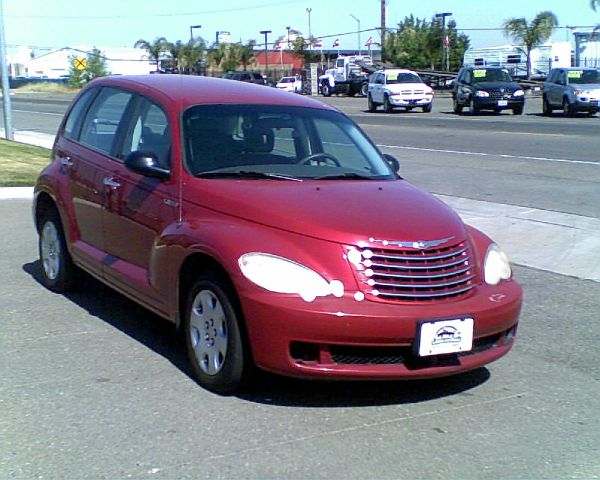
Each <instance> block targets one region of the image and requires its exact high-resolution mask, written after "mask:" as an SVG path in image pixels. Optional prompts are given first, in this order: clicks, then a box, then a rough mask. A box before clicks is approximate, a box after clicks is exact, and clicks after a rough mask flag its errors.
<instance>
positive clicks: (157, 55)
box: [133, 37, 169, 72]
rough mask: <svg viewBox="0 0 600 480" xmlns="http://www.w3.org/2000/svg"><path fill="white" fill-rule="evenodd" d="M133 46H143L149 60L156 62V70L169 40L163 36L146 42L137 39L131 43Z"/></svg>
mask: <svg viewBox="0 0 600 480" xmlns="http://www.w3.org/2000/svg"><path fill="white" fill-rule="evenodd" d="M133 47H134V48H143V49H144V50H146V51H147V52H148V57H149V58H150V60H153V61H155V62H156V71H157V72H158V70H159V68H160V60H161V58H162V56H163V54H164V52H166V51H167V50H168V48H169V42H167V39H166V38H165V37H157V38H155V39H154V41H153V42H148V41H147V40H144V39H141V38H140V39H139V40H138V41H137V42H135V43H134V44H133Z"/></svg>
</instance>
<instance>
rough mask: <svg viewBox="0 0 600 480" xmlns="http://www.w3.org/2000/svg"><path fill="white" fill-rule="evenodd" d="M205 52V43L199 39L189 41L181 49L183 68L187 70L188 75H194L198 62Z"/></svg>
mask: <svg viewBox="0 0 600 480" xmlns="http://www.w3.org/2000/svg"><path fill="white" fill-rule="evenodd" d="M205 50H206V43H205V42H204V40H203V39H202V38H200V37H196V38H194V39H191V40H190V41H189V42H188V43H186V44H185V45H184V47H183V49H182V52H181V54H182V56H183V62H182V63H185V65H184V66H185V67H187V69H188V70H189V73H194V72H195V71H196V68H197V67H198V64H199V63H200V60H202V57H203V56H204V51H205Z"/></svg>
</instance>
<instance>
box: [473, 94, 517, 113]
mask: <svg viewBox="0 0 600 480" xmlns="http://www.w3.org/2000/svg"><path fill="white" fill-rule="evenodd" d="M474 101H475V106H476V107H477V108H479V109H480V110H512V109H515V108H517V109H518V108H523V106H524V105H525V97H516V98H515V97H513V98H511V99H494V98H491V97H474Z"/></svg>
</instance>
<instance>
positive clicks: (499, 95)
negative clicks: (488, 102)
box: [490, 90, 513, 100]
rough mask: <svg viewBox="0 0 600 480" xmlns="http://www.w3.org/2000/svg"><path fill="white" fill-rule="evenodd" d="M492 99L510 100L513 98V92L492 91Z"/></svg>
mask: <svg viewBox="0 0 600 480" xmlns="http://www.w3.org/2000/svg"><path fill="white" fill-rule="evenodd" d="M490 97H491V98H492V99H493V100H510V99H511V98H512V97H513V92H512V91H510V90H505V91H504V92H501V91H500V90H492V91H491V92H490Z"/></svg>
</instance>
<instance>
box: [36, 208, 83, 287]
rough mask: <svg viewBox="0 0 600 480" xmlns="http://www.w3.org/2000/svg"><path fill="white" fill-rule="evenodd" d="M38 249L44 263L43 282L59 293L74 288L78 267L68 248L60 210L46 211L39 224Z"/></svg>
mask: <svg viewBox="0 0 600 480" xmlns="http://www.w3.org/2000/svg"><path fill="white" fill-rule="evenodd" d="M39 232H40V233H39V242H38V250H39V257H40V262H41V264H42V283H43V284H44V285H45V286H46V287H47V288H49V289H50V290H52V291H54V292H58V293H62V292H66V291H68V290H70V289H71V288H73V286H74V284H75V279H76V275H77V267H76V266H75V265H74V264H73V260H72V259H71V255H70V254H69V251H68V250H67V242H66V240H65V235H64V232H63V229H62V224H61V222H60V217H59V215H58V212H57V211H56V210H54V209H50V210H48V211H47V212H46V213H44V215H43V217H42V218H41V220H40V224H39Z"/></svg>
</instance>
